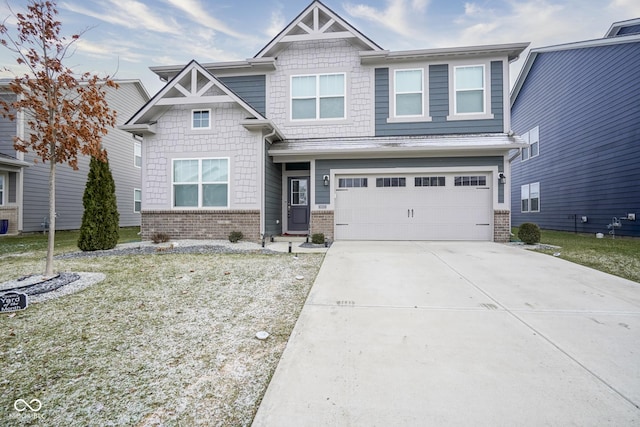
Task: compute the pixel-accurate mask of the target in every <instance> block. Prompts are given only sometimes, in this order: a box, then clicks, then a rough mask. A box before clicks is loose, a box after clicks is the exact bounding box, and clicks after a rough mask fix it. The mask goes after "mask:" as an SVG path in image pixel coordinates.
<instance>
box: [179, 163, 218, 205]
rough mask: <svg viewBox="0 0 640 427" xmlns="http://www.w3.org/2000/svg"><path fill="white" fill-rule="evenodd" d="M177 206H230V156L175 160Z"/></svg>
mask: <svg viewBox="0 0 640 427" xmlns="http://www.w3.org/2000/svg"><path fill="white" fill-rule="evenodd" d="M173 206H174V207H176V208H178V207H179V208H185V207H190V208H226V207H228V206H229V159H226V158H221V159H184V160H182V159H181V160H174V161H173Z"/></svg>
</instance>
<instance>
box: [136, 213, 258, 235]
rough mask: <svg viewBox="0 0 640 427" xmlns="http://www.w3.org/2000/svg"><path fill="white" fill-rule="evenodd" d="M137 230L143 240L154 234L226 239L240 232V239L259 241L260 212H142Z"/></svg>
mask: <svg viewBox="0 0 640 427" xmlns="http://www.w3.org/2000/svg"><path fill="white" fill-rule="evenodd" d="M140 231H141V234H142V239H143V240H150V239H151V236H152V235H153V234H154V233H156V232H161V233H167V234H168V235H169V237H170V238H172V239H214V240H227V239H228V238H229V233H231V232H232V231H240V232H242V234H243V236H244V240H248V241H253V242H259V241H260V211H257V210H255V211H254V210H251V211H239V210H236V211H142V214H141V225H140Z"/></svg>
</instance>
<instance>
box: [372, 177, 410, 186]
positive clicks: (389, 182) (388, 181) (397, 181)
mask: <svg viewBox="0 0 640 427" xmlns="http://www.w3.org/2000/svg"><path fill="white" fill-rule="evenodd" d="M406 186H407V178H404V177H391V178H376V187H406Z"/></svg>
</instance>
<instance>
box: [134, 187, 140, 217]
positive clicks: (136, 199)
mask: <svg viewBox="0 0 640 427" xmlns="http://www.w3.org/2000/svg"><path fill="white" fill-rule="evenodd" d="M141 210H142V190H140V189H137V188H134V189H133V212H135V213H140V211H141Z"/></svg>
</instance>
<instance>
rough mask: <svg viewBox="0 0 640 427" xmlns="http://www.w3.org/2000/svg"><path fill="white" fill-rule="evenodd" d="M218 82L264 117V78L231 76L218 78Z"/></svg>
mask: <svg viewBox="0 0 640 427" xmlns="http://www.w3.org/2000/svg"><path fill="white" fill-rule="evenodd" d="M219 79H220V81H221V82H222V83H224V84H225V85H226V86H227V87H228V88H229V89H231V90H232V91H233V92H234V93H235V94H236V95H238V96H239V97H240V98H242V99H243V100H244V101H245V102H246V103H247V104H249V105H251V106H252V107H253V108H254V109H255V110H256V111H258V112H259V113H260V114H262V115H263V116H265V115H266V111H267V108H266V105H267V103H266V87H267V86H266V77H265V76H264V75H258V76H233V77H219Z"/></svg>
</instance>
